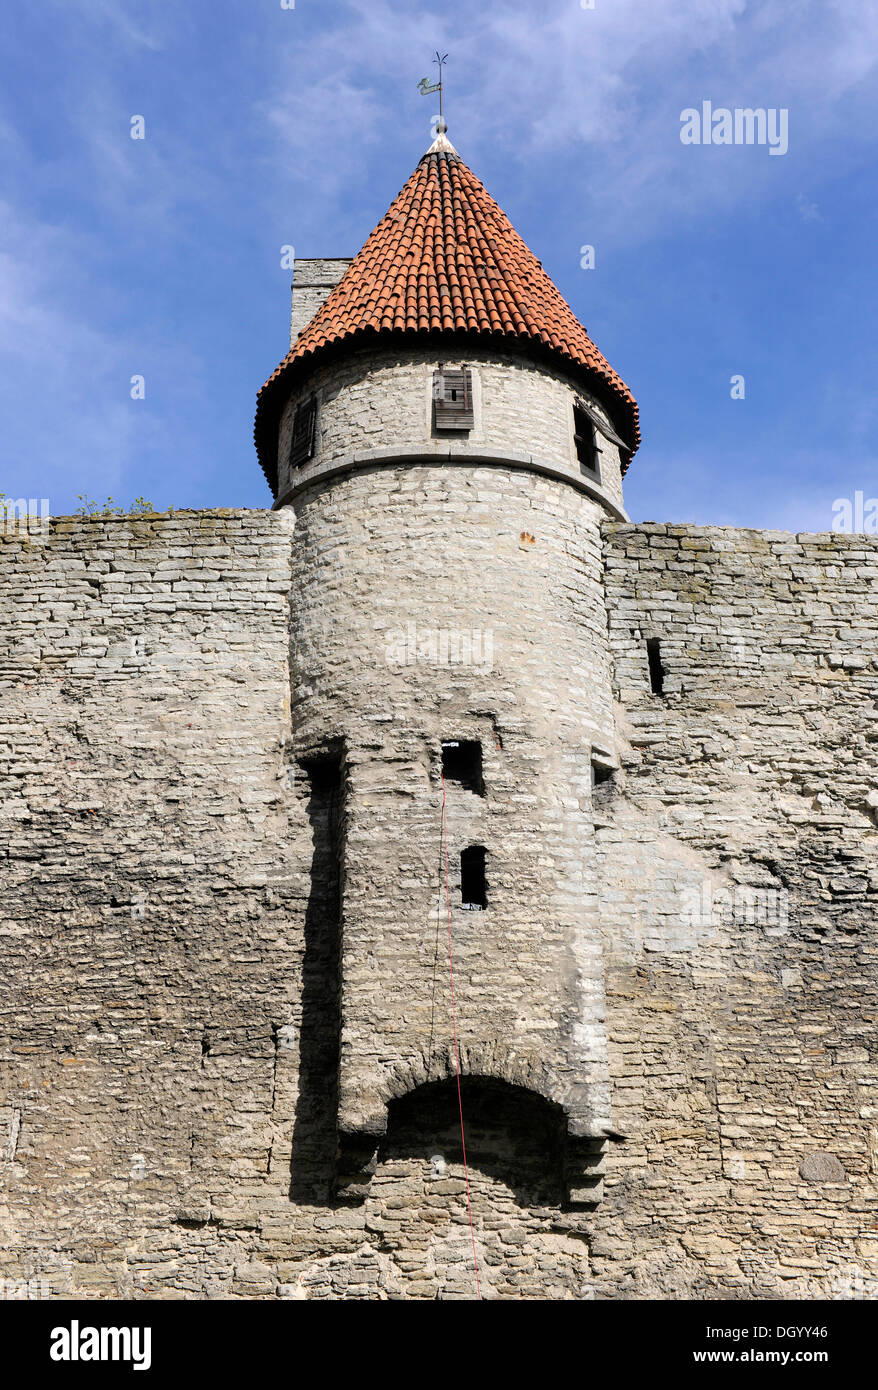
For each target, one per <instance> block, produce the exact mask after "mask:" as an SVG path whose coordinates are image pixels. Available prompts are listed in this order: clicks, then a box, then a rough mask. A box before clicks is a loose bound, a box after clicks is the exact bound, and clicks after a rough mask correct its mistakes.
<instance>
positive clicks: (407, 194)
mask: <svg viewBox="0 0 878 1390" xmlns="http://www.w3.org/2000/svg"><path fill="white" fill-rule="evenodd" d="M318 306H319V307H318ZM292 323H293V341H292V344H291V348H290V351H289V353H288V355H287V356H286V358H285V359H284V361H283V362H282V363H281V365H280V366H279V367H278V369H277V370H276V371H275V372H274V374H273V375H272V377H271V378H270V379H269V381H268V382H267V383H266V385H265V386H264V387H263V389H262V391H261V393H260V397H259V405H258V412H257V418H256V443H257V448H258V451H259V456H260V460H261V463H262V467H263V469H264V471H265V474H266V477H267V479H268V481H269V484H270V486H271V488H272V491H273V492H274V494H275V497H276V507H278V508H283V507H289V508H292V509H293V511H294V513H295V517H296V525H295V533H294V540H293V551H294V561H293V570H294V583H293V592H294V594H295V595H296V606H295V615H294V619H293V634H292V652H291V667H292V739H293V755H294V759H295V761H296V763H297V764H298V765H299V766H300V767H302V768H304V769H305V770H306V772H307V773H308V776H309V777H310V779H311V813H312V820H313V823H314V824H315V827H319V828H318V829H316V830H315V863H316V862H317V861H318V859H319V858H320V855H321V854H322V856H323V862H324V863H325V864H326V865H329V866H331V867H330V869H329V870H327V873H328V877H329V879H330V880H334V881H333V882H332V883H331V884H329V886H325V888H324V891H323V893H322V896H321V897H320V901H319V903H318V904H317V905H316V907H315V911H314V913H313V914H312V917H313V921H312V931H313V935H314V940H315V943H316V944H315V950H316V951H317V953H318V954H321V953H322V959H323V960H324V972H323V977H322V979H321V980H318V981H317V983H316V984H315V990H316V994H317V996H318V997H319V1010H318V1011H319V1013H320V1015H321V1017H322V1018H323V1020H324V1034H325V1036H324V1041H323V1048H324V1051H323V1054H322V1060H321V1062H320V1063H319V1067H320V1068H321V1069H322V1072H323V1080H324V1083H325V1085H326V1086H327V1087H330V1088H332V1087H334V1086H335V1085H336V1084H337V1107H338V1110H337V1116H338V1137H339V1157H338V1172H337V1182H338V1191H339V1192H340V1193H346V1194H347V1195H348V1196H349V1197H350V1198H351V1199H353V1200H357V1199H359V1198H362V1197H363V1196H365V1195H366V1194H367V1192H368V1184H369V1180H370V1174H371V1172H372V1171H373V1169H374V1160H375V1156H376V1151H377V1149H378V1147H379V1145H380V1143H381V1141H382V1137H383V1136H384V1135H385V1134H386V1132H387V1126H388V1107H389V1106H392V1105H393V1103H395V1102H396V1103H399V1102H401V1101H402V1100H403V1098H405V1097H410V1096H414V1095H423V1096H425V1097H426V1098H427V1100H428V1101H429V1099H430V1097H432V1099H433V1102H434V1103H439V1101H440V1099H441V1093H442V1087H443V1086H447V1084H448V1082H449V1078H454V1077H455V1074H456V1071H457V1063H456V1060H455V1045H454V1038H455V1031H456V1036H457V1043H458V1048H459V1064H460V1072H461V1074H462V1077H463V1086H462V1094H463V1109H464V1119H465V1120H466V1121H467V1122H469V1121H470V1120H472V1121H473V1123H476V1124H477V1123H479V1122H480V1121H481V1120H482V1119H484V1117H485V1115H486V1114H487V1112H488V1111H490V1110H491V1107H492V1106H493V1107H497V1106H499V1107H500V1109H501V1110H504V1107H505V1110H506V1111H508V1110H510V1109H511V1111H513V1112H514V1110H515V1107H516V1105H517V1104H518V1103H519V1102H520V1103H521V1104H522V1105H524V1106H531V1107H535V1108H536V1113H537V1115H538V1118H539V1121H540V1123H542V1124H543V1125H544V1126H545V1129H546V1133H547V1135H549V1136H551V1137H550V1139H549V1141H547V1153H546V1155H545V1161H546V1163H548V1164H549V1165H551V1164H552V1163H556V1164H557V1166H558V1169H559V1172H558V1181H559V1186H560V1188H562V1189H563V1190H564V1191H565V1192H566V1199H567V1200H568V1201H569V1202H572V1203H577V1204H578V1203H583V1204H592V1203H594V1202H595V1201H597V1200H599V1198H600V1192H601V1175H602V1172H603V1167H602V1163H603V1155H604V1150H605V1147H606V1142H607V1138H608V1136H610V1135H612V1134H613V1132H614V1131H613V1116H612V1112H611V1105H610V1094H609V1077H608V1064H607V1049H606V1036H605V998H604V969H603V961H602V947H601V940H600V933H599V923H598V912H597V884H596V881H595V867H594V866H595V858H596V856H595V845H594V822H593V814H592V794H593V793H592V788H593V785H595V784H596V783H598V782H601V781H603V780H605V779H607V778H611V777H612V776H613V774H614V769H615V768H616V767H617V757H616V745H615V735H614V728H613V714H612V697H611V671H610V659H609V650H608V642H607V616H606V611H605V603H604V592H603V572H602V561H601V534H600V526H601V522H602V521H603V520H606V519H607V518H608V517H609V518H615V519H617V520H618V519H621V520H625V519H626V518H625V513H624V511H623V501H622V477H623V474H624V472H625V469H626V468H627V466H628V463H629V461H630V459H631V456H632V454H633V453H634V451H635V449H636V447H637V444H638V438H639V436H638V425H637V407H636V404H635V402H634V399H633V397H632V395H631V393H630V391H629V390H628V388H627V387H626V386H625V385H624V383H623V382H622V381H621V380H620V378H619V377H618V376H617V375H616V373H615V372H614V371H613V370H612V369H611V368H610V366H609V365H608V363H607V362H606V361H605V360H604V358H603V357H602V356H601V354H600V353H599V352H598V350H597V349H596V347H595V346H594V344H593V343H592V342H591V340H590V338H589V337H588V335H587V333H586V331H585V329H584V328H583V327H582V325H581V324H580V323H579V322H578V320H577V319H576V317H575V316H574V314H573V312H572V311H571V309H570V308H569V306H568V305H567V304H566V302H565V301H564V299H563V298H562V296H561V294H560V293H559V291H558V290H557V289H556V287H555V286H554V285H553V283H552V282H551V280H550V279H549V277H548V276H547V275H546V273H545V271H544V270H543V268H542V266H541V265H540V263H539V261H538V260H537V259H536V258H535V256H534V255H533V254H532V253H531V251H529V250H528V248H527V247H526V246H525V244H524V242H523V241H522V239H521V238H520V237H519V236H518V234H517V233H516V232H515V231H514V229H513V227H512V226H511V224H510V223H509V221H508V219H507V218H506V216H505V214H504V213H503V212H502V211H501V209H500V208H499V207H498V206H497V204H496V203H495V202H494V200H493V199H492V198H491V197H490V196H489V194H488V193H487V192H486V191H485V189H484V187H483V186H482V184H481V183H480V182H479V180H478V179H477V178H476V177H475V176H474V174H473V173H472V172H471V171H470V170H469V169H468V168H467V166H466V164H465V163H464V162H463V160H462V159H461V158H460V156H459V154H458V153H457V151H456V150H455V149H454V147H453V146H452V145H451V143H450V142H449V140H448V139H447V137H446V135H445V133H444V129H442V130H440V134H439V136H438V138H437V139H436V141H435V143H434V144H433V145H432V147H431V148H430V149H429V150H428V152H427V153H426V154H425V155H424V157H423V159H422V160H421V161H420V163H419V165H418V167H417V169H416V170H415V172H414V174H413V175H412V177H411V178H410V179H409V181H408V183H407V184H406V185H405V187H404V188H403V190H402V192H401V193H400V194H399V196H398V197H397V198H396V199H395V201H394V202H393V204H392V206H391V207H390V209H389V211H388V212H387V214H386V215H385V216H384V217H383V218H382V220H381V221H380V223H379V224H378V226H377V227H376V228H375V230H374V231H373V233H372V234H371V236H370V237H369V238H368V240H367V242H366V244H365V246H364V247H363V249H362V251H361V252H360V253H359V255H358V256H356V258H355V259H354V260H353V261H352V262H348V261H342V262H338V261H336V262H333V261H306V262H304V263H302V262H299V263H298V264H297V266H296V272H295V285H294V292H293V315H292ZM452 970H453V982H452ZM333 976H334V978H333ZM315 978H316V977H315ZM452 983H453V989H454V999H452ZM321 991H322V993H321ZM316 1002H317V1000H316V999H315V1003H316ZM329 1019H332V1020H334V1023H333V1027H334V1028H335V1029H336V1031H337V1039H338V1041H337V1044H336V1048H335V1050H333V1045H332V1040H331V1038H330V1037H329V1034H330V1033H331V1032H332V1028H331V1027H330V1025H329V1022H328V1020H329ZM334 1073H337V1079H336V1075H334ZM425 1087H433V1088H435V1089H434V1090H432V1091H423V1090H422V1089H421V1088H425ZM428 1111H429V1105H428ZM501 1167H502V1161H501Z"/></svg>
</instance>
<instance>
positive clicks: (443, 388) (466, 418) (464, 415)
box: [433, 367, 473, 430]
mask: <svg viewBox="0 0 878 1390" xmlns="http://www.w3.org/2000/svg"><path fill="white" fill-rule="evenodd" d="M433 406H434V423H435V425H436V428H437V430H471V429H472V427H473V386H472V374H471V372H470V369H469V367H457V368H453V369H452V368H449V367H440V368H439V370H438V371H436V372H434V373H433Z"/></svg>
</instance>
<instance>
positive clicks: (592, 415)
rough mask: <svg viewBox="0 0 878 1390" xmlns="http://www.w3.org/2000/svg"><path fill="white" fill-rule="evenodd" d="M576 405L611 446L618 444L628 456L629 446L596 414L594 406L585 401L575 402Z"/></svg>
mask: <svg viewBox="0 0 878 1390" xmlns="http://www.w3.org/2000/svg"><path fill="white" fill-rule="evenodd" d="M576 404H577V406H578V407H579V409H580V410H584V411H585V413H586V415H587V416H588V418H589V419H590V420H591V422H592V424H593V425H596V426H597V428H598V429H599V430H600V432H601V434H602V435H603V436H604V438H605V439H609V441H610V443H611V444H618V446H619V448H620V449H624V450H625V452H626V453H629V454H630V452H631V446H630V445H629V444H626V443H625V440H624V439H620V438H619V436H618V434H617V433H616V431H615V430H614V429H613V427H612V425H608V424H607V422H606V420H604V419H603V417H602V416H600V415H599V414H598V412H597V411H596V410H595V408H594V406H592V405H589V404H588V402H587V401H577V402H576Z"/></svg>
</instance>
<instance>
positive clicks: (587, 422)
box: [573, 401, 598, 473]
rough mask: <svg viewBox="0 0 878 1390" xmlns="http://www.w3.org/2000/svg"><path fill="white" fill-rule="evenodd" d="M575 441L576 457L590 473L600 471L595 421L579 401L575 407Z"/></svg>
mask: <svg viewBox="0 0 878 1390" xmlns="http://www.w3.org/2000/svg"><path fill="white" fill-rule="evenodd" d="M573 443H574V445H575V446H576V457H577V458H578V460H579V462H580V464H581V465H582V467H583V468H585V469H587V470H588V472H589V473H597V471H598V451H597V446H596V444H595V438H594V423H593V421H592V418H591V412H590V411H586V410H585V409H583V407H582V405H580V403H579V402H578V401H577V402H576V404H575V405H574V407H573Z"/></svg>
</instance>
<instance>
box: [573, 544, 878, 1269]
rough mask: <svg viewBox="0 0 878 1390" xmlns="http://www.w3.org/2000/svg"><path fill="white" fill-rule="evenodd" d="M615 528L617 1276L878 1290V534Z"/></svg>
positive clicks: (611, 819)
mask: <svg viewBox="0 0 878 1390" xmlns="http://www.w3.org/2000/svg"><path fill="white" fill-rule="evenodd" d="M605 540H606V548H605V557H606V593H607V606H608V613H609V635H610V646H611V652H612V657H613V664H614V669H615V687H616V695H617V700H618V705H617V721H616V726H617V735H618V738H619V755H620V759H621V761H622V763H623V773H622V775H621V777H620V778H619V785H618V787H616V788H611V789H608V795H607V797H606V800H605V801H604V806H603V811H602V812H599V813H598V820H597V826H596V829H597V836H598V839H599V841H600V843H601V846H602V856H603V867H602V878H603V881H604V883H605V884H606V885H607V891H606V894H605V898H604V902H603V904H602V911H601V918H602V922H603V924H604V928H605V931H606V934H607V944H606V951H607V991H608V1018H609V1034H610V1053H611V1059H612V1066H613V1069H614V1086H613V1102H614V1114H615V1116H616V1120H617V1122H618V1123H619V1126H620V1128H621V1129H622V1130H623V1131H624V1132H625V1133H626V1135H627V1136H628V1137H627V1138H626V1140H625V1142H624V1143H620V1144H618V1145H617V1146H616V1147H615V1149H614V1152H613V1155H611V1159H610V1162H609V1164H608V1169H609V1172H608V1178H607V1184H606V1189H607V1198H606V1200H605V1203H604V1206H603V1208H602V1209H601V1212H600V1220H601V1224H602V1226H605V1231H606V1233H605V1234H603V1235H601V1236H599V1237H598V1239H597V1242H596V1244H595V1245H594V1246H593V1247H592V1252H593V1254H597V1253H599V1252H600V1253H601V1254H602V1255H603V1256H604V1257H605V1260H606V1263H605V1264H604V1266H603V1267H604V1270H605V1273H604V1278H606V1279H608V1280H610V1282H611V1285H612V1286H613V1287H617V1286H618V1278H619V1275H620V1274H621V1275H622V1276H623V1279H626V1278H627V1279H628V1280H629V1281H630V1286H631V1287H632V1288H633V1289H637V1288H648V1287H649V1285H650V1282H651V1281H653V1282H656V1283H657V1284H658V1286H659V1287H661V1286H663V1285H664V1286H666V1287H668V1288H670V1287H674V1286H676V1287H678V1288H680V1289H689V1290H692V1291H694V1292H695V1293H696V1294H697V1295H698V1296H702V1295H703V1294H704V1293H706V1292H709V1291H711V1290H712V1291H714V1292H716V1291H724V1292H725V1293H726V1295H727V1296H728V1295H733V1296H739V1297H749V1296H753V1294H755V1295H756V1296H760V1297H772V1296H775V1297H776V1296H784V1295H785V1294H789V1295H791V1296H799V1295H801V1294H802V1293H810V1294H812V1296H813V1295H814V1294H817V1295H819V1296H827V1295H828V1296H842V1297H843V1296H847V1297H850V1296H852V1292H851V1291H853V1292H854V1293H856V1291H857V1290H859V1291H860V1294H861V1296H862V1293H863V1291H866V1292H871V1293H872V1295H873V1296H874V1294H875V1293H876V1292H878V1282H876V1273H878V1269H876V1257H878V1241H876V1232H875V1227H874V1216H873V1215H869V1213H870V1212H872V1213H874V1203H875V1196H876V1187H878V1176H876V1173H878V1127H876V1126H878V1103H876V1102H878V1096H876V1068H875V1021H876V1002H878V1000H876V993H878V977H876V970H875V964H876V941H875V930H874V923H875V906H876V892H878V853H876V851H878V831H876V825H875V806H876V803H878V583H876V581H878V544H876V542H875V541H874V540H873V539H871V538H867V537H864V536H859V537H858V536H852V537H845V536H836V535H816V536H793V535H788V534H786V533H781V532H760V531H734V530H725V529H718V528H696V527H692V526H662V525H652V524H649V525H638V526H624V525H617V524H613V523H610V524H608V525H607V526H606V527H605ZM648 638H657V639H658V640H659V642H660V655H661V663H662V665H663V667H664V682H663V685H664V689H663V693H662V694H661V695H657V694H653V693H652V691H651V683H650V677H649V669H648V660H647V652H646V641H647V639H648ZM600 790H601V791H604V790H605V789H603V788H601V789H600ZM635 1193H637V1194H638V1195H637V1197H636V1199H634V1200H632V1199H633V1198H634V1194H635ZM644 1203H645V1205H644ZM635 1252H637V1253H636V1254H635ZM611 1270H615V1271H616V1273H615V1274H611V1273H610V1271H611ZM623 1286H624V1285H623ZM846 1291H847V1292H846Z"/></svg>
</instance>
